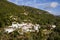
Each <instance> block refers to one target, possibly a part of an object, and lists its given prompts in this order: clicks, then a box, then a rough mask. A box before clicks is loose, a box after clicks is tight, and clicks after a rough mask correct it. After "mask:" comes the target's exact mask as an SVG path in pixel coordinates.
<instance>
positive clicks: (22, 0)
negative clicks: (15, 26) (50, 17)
mask: <svg viewBox="0 0 60 40" xmlns="http://www.w3.org/2000/svg"><path fill="white" fill-rule="evenodd" d="M8 1H10V2H13V3H15V4H17V5H25V6H31V7H35V8H38V9H42V10H46V11H49V12H50V13H52V14H54V15H60V0H8Z"/></svg>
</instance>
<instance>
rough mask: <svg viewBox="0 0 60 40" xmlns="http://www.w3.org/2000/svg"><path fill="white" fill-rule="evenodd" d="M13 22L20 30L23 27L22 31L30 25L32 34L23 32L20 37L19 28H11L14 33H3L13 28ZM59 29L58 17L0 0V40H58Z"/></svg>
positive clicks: (59, 19) (59, 20)
mask: <svg viewBox="0 0 60 40" xmlns="http://www.w3.org/2000/svg"><path fill="white" fill-rule="evenodd" d="M14 22H15V23H16V25H17V24H19V25H18V26H20V27H21V28H22V27H23V28H22V29H24V28H25V26H27V27H29V26H30V28H31V25H32V28H31V29H29V30H34V32H27V33H26V32H24V31H25V30H24V31H23V32H24V34H23V35H22V34H21V33H22V32H21V30H22V29H21V28H13V29H14V30H15V31H13V32H11V33H8V32H4V31H5V30H4V29H6V28H9V27H14V26H13V25H15V24H14ZM12 23H13V24H12ZM25 24H26V25H25ZM21 25H22V26H21ZM24 25H25V26H24ZM38 25H39V27H38ZM16 27H17V26H16ZM55 27H56V28H55ZM34 28H35V29H34ZM36 28H38V29H36ZM59 28H60V17H56V16H54V15H52V14H50V13H49V12H47V11H44V10H41V9H37V8H33V7H29V6H21V5H20V6H18V5H16V4H14V3H11V2H8V1H6V0H0V40H53V39H54V40H56V39H58V40H59V39H60V35H59V34H60V33H59V32H60V29H59ZM8 30H9V29H8ZM26 30H27V29H26ZM35 30H36V31H35ZM37 31H38V32H37ZM53 35H54V36H53ZM52 37H53V38H52ZM55 37H56V39H55Z"/></svg>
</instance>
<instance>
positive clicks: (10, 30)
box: [4, 28, 15, 33]
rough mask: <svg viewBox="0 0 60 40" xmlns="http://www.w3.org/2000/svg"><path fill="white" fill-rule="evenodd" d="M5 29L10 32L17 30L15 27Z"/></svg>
mask: <svg viewBox="0 0 60 40" xmlns="http://www.w3.org/2000/svg"><path fill="white" fill-rule="evenodd" d="M4 30H5V32H8V33H11V32H13V31H15V29H13V28H5V29H4Z"/></svg>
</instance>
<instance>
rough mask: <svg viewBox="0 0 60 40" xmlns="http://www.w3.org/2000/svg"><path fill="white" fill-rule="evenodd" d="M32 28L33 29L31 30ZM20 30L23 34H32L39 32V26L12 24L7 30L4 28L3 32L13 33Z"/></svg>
mask: <svg viewBox="0 0 60 40" xmlns="http://www.w3.org/2000/svg"><path fill="white" fill-rule="evenodd" d="M33 27H34V29H32V28H33ZM18 28H21V29H22V30H23V32H33V31H39V28H40V25H39V24H35V25H34V24H32V23H24V22H23V23H21V24H19V23H16V22H12V25H11V26H9V28H6V29H5V31H6V32H8V33H10V32H13V31H14V30H16V29H18Z"/></svg>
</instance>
